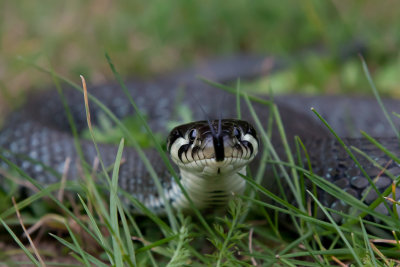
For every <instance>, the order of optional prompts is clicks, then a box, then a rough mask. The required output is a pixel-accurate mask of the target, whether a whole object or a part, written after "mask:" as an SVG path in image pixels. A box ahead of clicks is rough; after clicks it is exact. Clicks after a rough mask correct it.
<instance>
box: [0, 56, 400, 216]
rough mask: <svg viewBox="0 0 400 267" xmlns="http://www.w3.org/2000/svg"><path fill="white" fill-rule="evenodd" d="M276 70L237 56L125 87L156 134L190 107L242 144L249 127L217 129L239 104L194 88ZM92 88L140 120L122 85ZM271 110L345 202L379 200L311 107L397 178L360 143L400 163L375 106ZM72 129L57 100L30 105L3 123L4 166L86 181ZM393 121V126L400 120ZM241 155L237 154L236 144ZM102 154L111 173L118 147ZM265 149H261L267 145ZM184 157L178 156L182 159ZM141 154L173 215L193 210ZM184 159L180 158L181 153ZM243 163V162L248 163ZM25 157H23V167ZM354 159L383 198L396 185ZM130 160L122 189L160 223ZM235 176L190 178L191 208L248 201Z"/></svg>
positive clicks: (317, 102) (76, 95)
mask: <svg viewBox="0 0 400 267" xmlns="http://www.w3.org/2000/svg"><path fill="white" fill-rule="evenodd" d="M279 67H280V64H278V62H276V61H274V59H273V58H272V57H259V56H249V55H239V56H234V57H231V58H225V59H221V60H215V61H210V62H208V63H204V64H201V65H198V66H195V67H194V68H190V69H186V70H184V71H180V72H176V73H173V74H169V75H163V76H160V77H157V78H155V79H151V80H146V79H140V78H134V79H130V80H128V81H127V82H126V86H127V88H128V89H129V92H130V94H131V96H132V97H133V99H134V100H135V102H136V103H137V105H138V107H139V109H140V110H141V111H142V112H143V114H144V115H145V117H146V118H147V120H148V123H149V126H150V128H151V129H152V130H153V131H155V132H161V133H164V134H165V133H166V128H167V122H169V121H171V120H173V121H176V120H178V119H179V116H178V115H177V114H178V113H179V112H177V106H179V105H181V106H186V107H189V109H190V114H191V117H192V118H193V119H194V120H204V119H206V118H205V117H206V116H207V117H208V118H211V119H216V120H215V121H209V122H208V123H207V122H203V124H205V126H204V127H205V128H206V129H210V130H211V131H212V132H217V131H221V133H222V132H223V131H224V129H225V128H226V127H227V128H229V127H231V131H235V133H234V134H233V135H235V136H236V135H239V136H240V135H241V137H238V140H239V139H240V138H242V137H243V136H244V135H245V134H246V131H250V130H249V129H250V128H251V125H250V124H249V125H247V124H246V123H245V122H243V123H244V124H242V125H241V126H239V127H236V126H235V127H233V126H230V124H229V123H226V122H229V121H224V120H222V121H221V120H219V119H218V118H221V117H222V118H235V117H236V104H235V103H236V96H235V95H233V94H229V93H227V92H224V91H222V90H218V89H216V88H214V87H212V86H210V85H208V84H206V83H204V82H203V81H201V80H199V79H198V78H196V75H201V76H204V77H206V78H207V79H210V80H212V81H216V82H218V83H229V82H232V81H236V79H237V78H241V79H251V78H254V77H258V76H260V75H266V74H268V73H269V72H271V71H273V70H275V69H277V68H279ZM88 88H89V89H88V90H89V92H90V93H91V94H93V95H94V96H95V97H96V98H98V99H99V100H100V101H101V102H102V103H104V104H106V105H107V107H108V108H109V109H110V110H111V111H112V112H114V114H115V115H116V116H117V117H119V118H123V117H124V116H126V115H128V114H133V113H134V111H133V109H132V107H131V105H130V103H129V101H128V100H127V98H126V96H125V95H124V94H123V92H122V90H120V88H119V85H117V84H111V83H110V84H104V85H98V86H92V85H90V84H89V86H88ZM64 95H65V97H66V99H67V102H68V104H69V107H70V111H71V113H72V115H73V118H74V121H75V125H76V127H77V129H78V131H79V132H80V131H82V130H83V129H85V128H86V125H87V122H86V117H85V108H84V101H83V97H82V93H80V92H78V91H76V90H73V89H71V88H69V86H68V85H66V86H64ZM241 101H242V103H241V106H242V118H243V119H244V120H246V121H249V122H250V123H252V122H253V119H252V116H251V115H250V112H249V110H248V108H247V107H246V104H245V102H244V101H243V100H241ZM274 102H275V103H276V104H277V106H278V108H279V111H280V114H281V119H282V122H283V125H284V127H285V130H286V135H287V139H288V141H289V145H290V146H291V147H292V148H294V141H293V140H294V136H299V137H300V138H301V140H302V141H303V142H304V144H305V146H306V147H307V151H308V153H309V154H310V158H311V162H312V166H313V170H314V172H315V173H317V174H318V175H320V176H322V177H324V178H325V179H326V180H328V181H330V182H332V183H334V184H335V185H337V186H339V187H340V188H342V189H344V190H345V191H346V192H347V193H348V194H351V195H353V196H355V197H357V198H359V199H361V198H364V202H366V203H367V204H370V203H372V201H374V200H375V199H376V198H378V194H377V193H376V192H375V191H374V190H370V191H367V188H369V186H370V184H369V182H368V180H367V179H366V177H365V175H364V174H363V173H362V172H361V171H360V170H359V168H358V167H357V166H356V165H355V163H354V162H353V160H352V159H351V158H350V157H349V155H348V154H347V153H346V152H345V150H344V149H343V148H342V146H341V145H340V144H339V143H338V142H337V141H336V139H335V138H333V135H332V134H331V133H330V132H328V131H327V130H326V127H325V126H324V125H323V124H322V123H321V122H320V120H319V119H317V118H316V116H315V115H314V114H313V113H312V112H311V111H310V107H314V108H315V109H316V110H317V111H318V112H319V113H320V114H321V115H322V116H323V117H324V118H325V119H326V120H327V121H328V122H329V123H330V125H331V126H332V127H333V129H335V131H336V132H337V133H338V135H339V136H342V137H344V139H343V140H344V141H345V143H346V144H347V145H348V146H355V147H357V148H359V149H361V150H362V151H364V152H366V153H367V154H368V155H369V156H370V157H371V158H373V159H374V160H376V161H377V162H378V163H379V164H380V165H381V166H383V167H385V168H386V170H387V172H389V173H391V174H392V175H393V177H397V176H398V175H400V165H399V163H398V162H396V161H395V160H392V159H391V158H390V157H389V156H387V155H386V154H385V153H384V152H382V151H381V150H380V149H378V148H377V147H376V146H375V145H373V144H371V143H370V142H369V141H368V140H366V139H364V138H362V137H361V135H360V131H359V130H364V131H366V132H367V133H369V134H370V135H371V136H374V137H378V138H379V139H378V141H379V142H380V143H381V144H382V145H383V146H385V147H386V148H388V149H389V150H390V151H392V152H393V153H394V154H395V155H399V154H400V153H399V152H400V150H399V143H398V139H397V138H396V137H394V136H395V133H394V131H393V130H392V128H391V127H390V125H389V123H388V122H387V120H386V118H385V116H384V114H383V112H382V110H381V109H380V107H379V105H378V104H377V103H376V100H374V99H371V98H364V97H349V96H301V95H284V96H275V97H274ZM199 103H201V104H199ZM384 104H385V106H386V108H387V110H388V111H389V112H392V111H396V112H400V106H399V102H398V101H396V100H390V99H386V100H384ZM253 105H254V109H255V111H256V113H257V115H258V117H259V119H260V121H261V123H262V124H263V125H264V126H266V125H267V124H268V119H269V118H270V114H269V109H268V108H267V107H266V106H265V105H262V104H259V103H256V102H254V103H253ZM90 107H91V116H92V123H94V124H96V123H97V122H98V117H99V114H100V113H101V112H102V111H101V109H100V108H99V107H98V106H96V105H95V104H94V103H90ZM67 121H68V120H67V118H66V115H65V109H64V107H63V105H62V104H61V102H60V97H59V96H58V93H57V92H56V91H55V90H51V91H45V92H43V93H40V94H39V95H33V96H31V97H29V100H28V103H27V104H26V105H25V106H24V107H23V108H22V109H21V110H20V111H18V112H16V113H14V114H12V115H11V116H10V117H9V118H8V119H7V120H6V123H5V125H4V127H3V130H2V131H1V132H0V147H1V148H2V150H1V151H2V156H4V157H5V158H7V159H9V160H11V161H12V162H14V163H16V164H17V165H18V166H19V167H20V168H21V169H22V170H24V171H25V172H26V173H27V174H29V175H30V176H31V177H33V178H35V179H36V180H37V181H38V182H40V183H41V184H43V185H48V184H51V183H55V182H57V181H59V179H60V175H56V174H54V172H51V171H48V170H47V169H46V168H45V166H48V167H50V168H52V169H54V170H55V171H56V172H57V173H62V172H63V170H64V164H65V159H66V158H67V157H69V158H71V162H72V163H71V166H70V167H69V170H68V178H69V179H77V178H78V177H80V168H79V164H78V162H79V159H78V156H77V153H76V151H75V147H74V144H73V138H72V136H71V134H70V132H71V130H70V126H69V124H68V122H67ZM394 121H395V122H396V119H394ZM397 121H398V120H397ZM221 124H222V125H221ZM225 124H226V125H225ZM219 127H223V129H218V128H219ZM249 127H250V128H249ZM238 129H239V132H238ZM246 129H247V130H246ZM214 134H216V133H214ZM254 134H255V133H254ZM191 135H195V133H193V131H192V132H190V133H183V134H182V136H183V137H187V138H188V139H189V140H190V138H193V140H192V141H191V142H194V140H195V137H196V136H194V137H191ZM182 140H184V139H182ZM271 140H272V143H273V144H274V146H275V149H276V150H277V152H278V155H279V156H280V157H281V159H282V160H283V161H285V160H287V158H286V155H285V153H284V151H283V146H282V142H281V141H280V137H279V135H278V134H277V132H276V131H273V133H272V139H271ZM253 141H254V140H253ZM243 142H245V143H243ZM246 142H247V143H246ZM188 143H189V141H188ZM248 143H249V141H248V139H247V141H243V140H240V144H248ZM250 143H251V142H250ZM260 143H261V142H260ZM185 144H186V143H185ZM252 144H253V145H255V146H257V145H258V144H256V143H252ZM80 145H81V147H82V151H83V152H84V157H85V159H86V161H87V162H89V163H92V162H93V160H94V158H95V157H96V155H97V154H96V150H95V148H94V146H93V144H92V142H91V141H85V140H81V141H80ZM186 145H187V144H186ZM214 145H215V143H214ZM235 145H236V146H238V144H235ZM99 149H100V154H101V157H102V159H103V161H104V163H105V165H106V166H109V165H112V163H113V162H114V160H115V155H116V152H117V147H116V146H114V145H107V144H100V145H99ZM247 149H249V147H248V146H247V147H246V148H244V147H243V146H242V148H241V151H242V152H243V151H247ZM251 149H254V148H251ZM261 149H262V145H261V144H260V150H261ZM178 150H179V148H177V150H176V151H178ZM144 152H145V155H146V156H147V158H148V159H149V161H150V162H151V163H152V166H153V168H154V170H155V172H156V174H157V176H158V177H159V179H160V180H161V184H162V186H163V190H164V194H165V196H166V197H167V200H168V201H170V202H171V203H172V204H173V205H175V206H176V207H182V205H186V204H184V202H185V201H186V200H185V199H183V198H182V192H181V189H180V188H179V187H178V186H177V185H176V183H175V181H174V179H173V178H172V177H171V174H170V173H169V172H168V170H167V168H166V167H165V164H164V162H163V161H162V159H161V158H160V155H159V153H158V152H157V151H155V150H154V149H146V150H144ZM251 152H252V153H253V152H254V153H253V154H252V155H251V159H252V157H253V156H254V155H255V152H256V151H251ZM179 153H180V157H181V154H182V151H181V152H179ZM225 153H226V151H225ZM246 153H247V152H243V154H244V155H245V154H246ZM248 153H250V152H248ZM259 154H261V153H259ZM21 155H23V156H22V157H21ZM249 155H250V154H249ZM27 157H28V158H30V160H28V159H27ZM249 157H250V156H249ZM259 157H260V156H257V157H256V160H255V161H254V162H253V163H251V164H250V169H251V170H254V172H255V170H256V169H257V167H258V166H259V164H262V163H260V160H259ZM356 157H357V159H358V160H359V161H360V163H361V165H362V166H363V167H364V168H365V170H366V172H367V174H368V175H369V176H370V177H371V178H376V179H375V185H376V187H377V188H378V190H379V191H380V192H383V191H384V190H385V189H386V188H387V187H389V186H390V185H391V184H392V182H393V177H391V176H390V175H389V174H384V173H383V174H382V171H381V169H380V168H378V167H375V166H374V165H373V164H372V163H371V162H369V161H368V160H367V159H365V158H364V157H362V156H359V155H356ZM123 158H124V162H123V164H121V166H120V174H119V185H120V187H121V188H122V189H123V190H125V191H127V192H128V193H129V194H132V195H133V196H134V197H136V198H137V199H138V200H140V201H141V202H142V203H143V204H145V205H146V206H148V207H149V208H151V209H152V210H154V211H155V212H159V213H162V212H163V211H164V203H163V200H162V198H160V196H159V193H158V191H157V189H156V186H155V184H154V182H153V179H152V178H151V177H150V175H149V173H148V171H147V169H146V168H145V166H144V165H143V163H142V161H141V160H140V159H139V157H138V154H137V152H136V151H135V150H134V149H133V148H130V147H126V148H125V149H124V152H123ZM32 159H33V160H34V161H36V162H34V161H32ZM251 159H250V160H251ZM37 162H41V163H42V164H38V163H37ZM246 163H247V162H246ZM0 165H1V167H2V168H3V169H7V168H8V164H7V163H6V162H5V161H1V160H0ZM240 170H243V166H241V167H240V168H239V171H240ZM219 171H220V170H219V169H218V172H219ZM189 173H190V171H189ZM181 174H182V175H183V171H181ZM185 175H187V174H185ZM234 176H235V180H229V179H231V178H230V177H225V176H224V175H220V176H218V175H214V176H213V177H211V178H210V179H208V180H206V179H198V181H196V182H194V181H195V180H194V179H192V178H190V179H187V181H189V182H188V183H186V184H184V186H186V189H187V190H188V191H189V193H190V195H191V196H192V197H193V198H194V200H195V201H194V202H195V204H197V205H198V206H199V207H200V208H204V207H208V206H210V205H211V206H212V205H213V204H215V203H216V202H218V201H219V202H218V203H219V204H221V203H225V202H226V200H227V199H228V198H229V195H230V193H231V191H237V192H238V193H240V192H242V191H243V183H244V182H243V179H241V177H240V176H238V175H234ZM271 176H272V175H271V174H270V172H269V171H268V170H267V173H266V175H265V177H264V182H263V183H264V185H265V186H266V187H267V188H268V189H270V190H272V191H273V192H275V193H277V186H276V182H275V180H274V179H273V178H271ZM1 179H2V180H3V182H2V184H4V177H3V178H1ZM397 191H398V192H397ZM396 192H397V194H396V196H397V197H400V189H399V188H396ZM288 193H289V191H288ZM198 195H199V196H198ZM318 197H319V199H320V201H321V202H322V203H323V204H324V205H326V206H328V207H331V208H334V209H337V210H342V211H346V210H347V209H348V207H346V205H344V204H343V203H342V202H341V201H340V200H339V199H336V198H333V197H332V196H330V195H329V194H328V193H325V192H319V195H318ZM174 203H175V204H174ZM179 203H180V204H179ZM376 210H377V211H378V212H380V213H384V214H388V213H389V211H388V209H387V208H386V207H385V205H383V203H382V204H381V205H379V206H378V207H377V208H376Z"/></svg>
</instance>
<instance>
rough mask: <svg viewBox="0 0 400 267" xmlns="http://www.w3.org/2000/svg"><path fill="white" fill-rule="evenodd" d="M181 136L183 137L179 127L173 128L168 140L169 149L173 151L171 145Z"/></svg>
mask: <svg viewBox="0 0 400 267" xmlns="http://www.w3.org/2000/svg"><path fill="white" fill-rule="evenodd" d="M179 137H182V133H181V132H180V131H179V130H178V129H174V130H172V132H171V133H170V134H169V136H168V140H167V150H168V151H171V146H172V144H173V143H174V142H175V141H176V139H178V138H179Z"/></svg>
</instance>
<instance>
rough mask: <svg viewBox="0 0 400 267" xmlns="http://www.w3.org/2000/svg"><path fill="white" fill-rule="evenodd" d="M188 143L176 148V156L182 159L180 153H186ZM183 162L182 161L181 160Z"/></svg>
mask: <svg viewBox="0 0 400 267" xmlns="http://www.w3.org/2000/svg"><path fill="white" fill-rule="evenodd" d="M189 146H190V144H186V145H182V146H181V147H180V148H179V150H178V158H179V159H180V161H182V154H183V153H186V152H187V150H188V149H189ZM182 162H183V161H182Z"/></svg>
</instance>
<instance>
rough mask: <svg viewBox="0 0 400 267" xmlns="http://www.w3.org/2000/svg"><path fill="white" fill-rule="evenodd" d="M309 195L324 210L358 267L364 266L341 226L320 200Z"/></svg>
mask: <svg viewBox="0 0 400 267" xmlns="http://www.w3.org/2000/svg"><path fill="white" fill-rule="evenodd" d="M307 193H308V194H309V195H310V196H311V197H312V198H313V200H314V201H316V202H317V204H318V206H319V208H320V209H321V210H322V212H323V213H324V214H325V216H326V217H327V218H328V220H329V221H330V222H331V223H332V225H333V227H334V228H335V229H336V231H337V233H338V234H339V235H340V237H341V238H342V240H343V242H344V243H345V244H346V246H347V247H348V248H349V250H350V253H351V254H352V255H353V259H354V260H355V261H356V262H357V264H358V266H362V263H361V259H360V258H359V257H358V255H357V254H356V252H355V251H354V249H353V247H352V246H351V244H350V243H349V241H348V240H347V238H346V237H345V236H344V234H343V232H342V230H340V228H339V226H338V225H337V224H336V222H335V220H334V219H333V218H332V216H331V215H330V214H329V212H327V211H326V209H325V207H324V206H323V205H322V204H321V203H320V202H319V201H318V199H317V198H316V197H315V196H314V195H313V194H312V193H311V192H310V191H309V190H307Z"/></svg>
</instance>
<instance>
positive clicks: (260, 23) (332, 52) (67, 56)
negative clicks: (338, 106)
mask: <svg viewBox="0 0 400 267" xmlns="http://www.w3.org/2000/svg"><path fill="white" fill-rule="evenodd" d="M399 26H400V2H399V1H394V0H387V1H373V0H369V1H361V0H359V1H339V0H334V1H320V0H303V1H294V0H293V1H290V0H281V1H255V0H230V1H210V0H203V1H191V0H169V1H165V0H153V1H133V0H130V1H110V0H96V1H94V0H79V1H78V0H69V1H54V0H41V1H28V0H15V1H1V2H0V94H1V95H0V97H1V100H0V105H1V108H0V111H1V112H2V113H1V114H3V115H4V114H5V111H6V110H8V109H9V108H10V106H12V105H13V104H14V103H19V102H21V101H20V100H21V99H23V96H24V95H25V92H26V90H29V89H31V88H35V87H36V88H37V87H44V86H49V85H51V84H52V81H51V77H49V76H48V75H45V74H42V73H40V72H38V71H37V70H35V69H34V68H32V67H31V66H29V65H28V64H26V62H24V61H21V60H19V58H20V57H22V58H24V59H25V60H28V61H33V62H35V63H37V64H39V65H43V66H49V65H51V66H52V68H54V70H55V71H56V72H57V73H59V74H61V75H63V76H66V77H68V78H71V79H73V80H74V81H76V82H79V74H83V75H85V77H86V78H87V79H90V80H91V81H93V82H95V83H101V82H103V81H105V80H113V79H114V77H113V75H112V73H111V71H110V70H109V66H108V64H107V61H106V60H105V58H104V53H105V52H106V51H107V52H108V53H109V54H110V55H111V57H112V58H113V61H114V64H115V65H116V66H117V68H118V70H119V71H120V73H121V74H122V75H123V76H125V77H129V75H132V74H138V75H149V76H150V75H153V74H155V73H164V72H166V71H170V70H173V69H176V68H179V67H182V66H186V65H188V64H190V63H191V62H195V61H197V60H199V59H204V58H212V57H215V56H216V55H229V54H234V53H239V52H252V53H261V54H264V53H265V54H275V55H277V56H279V57H282V58H285V59H290V58H293V57H294V55H299V54H302V53H303V54H304V55H305V56H304V57H302V59H301V60H298V61H297V60H296V61H295V63H294V64H292V67H291V68H289V69H287V70H284V71H282V72H279V73H276V74H274V75H272V76H271V77H268V78H267V79H263V80H261V81H260V82H257V83H255V84H254V83H253V87H257V89H259V90H262V88H268V87H269V86H271V87H272V88H273V89H274V90H276V91H280V92H289V91H300V92H306V93H322V92H323V93H351V92H356V91H357V92H359V93H368V92H369V90H370V89H369V86H368V83H367V82H366V79H365V76H364V74H363V72H362V68H361V63H360V60H359V59H358V57H357V55H356V53H354V56H353V57H350V58H347V59H346V60H341V59H339V58H338V54H337V51H338V50H340V49H342V48H345V47H346V46H347V45H348V44H349V43H351V42H353V41H359V42H361V43H363V44H364V45H365V46H366V48H367V53H365V57H366V60H367V63H368V65H369V67H370V70H371V72H372V74H373V78H374V80H375V82H376V84H377V87H378V89H379V90H380V91H381V92H382V93H383V94H390V95H393V96H395V95H399V93H398V91H399V90H398V87H399V80H400V75H399V70H400V68H399V66H400V64H399V50H398V47H399V43H400V31H399ZM318 47H324V49H325V50H326V53H324V56H321V54H318V53H314V52H313V51H316V50H315V49H316V48H318ZM312 48H314V50H313V49H312ZM304 51H309V52H308V53H304ZM310 51H311V52H310ZM254 85H255V86H254ZM0 117H1V116H0Z"/></svg>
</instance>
